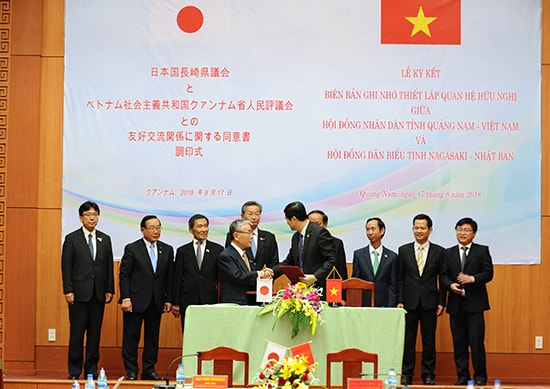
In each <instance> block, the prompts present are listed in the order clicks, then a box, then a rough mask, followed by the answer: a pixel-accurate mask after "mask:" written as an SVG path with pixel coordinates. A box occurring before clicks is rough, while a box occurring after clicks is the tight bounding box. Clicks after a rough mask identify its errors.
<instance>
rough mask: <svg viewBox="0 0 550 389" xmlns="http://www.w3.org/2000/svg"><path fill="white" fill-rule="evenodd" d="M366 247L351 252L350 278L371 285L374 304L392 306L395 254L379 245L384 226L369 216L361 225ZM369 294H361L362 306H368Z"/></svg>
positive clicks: (395, 293)
mask: <svg viewBox="0 0 550 389" xmlns="http://www.w3.org/2000/svg"><path fill="white" fill-rule="evenodd" d="M365 228H366V235H367V238H368V239H369V242H370V244H369V245H368V246H365V247H363V248H360V249H358V250H355V252H354V253H353V272H352V277H356V278H362V279H364V280H365V281H370V282H374V299H375V300H374V305H375V306H377V307H395V306H396V304H397V271H398V264H397V254H396V253H395V252H393V251H391V250H390V249H388V248H386V247H384V246H382V238H383V237H384V234H385V233H386V225H385V224H384V222H383V221H382V219H380V218H378V217H373V218H370V219H368V220H367V223H366V225H365ZM370 300H371V298H370V291H364V292H363V306H369V302H370Z"/></svg>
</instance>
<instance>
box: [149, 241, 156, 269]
mask: <svg viewBox="0 0 550 389" xmlns="http://www.w3.org/2000/svg"><path fill="white" fill-rule="evenodd" d="M149 254H150V255H151V264H152V265H153V271H154V272H156V271H157V254H156V253H155V244H154V243H151V244H150V245H149Z"/></svg>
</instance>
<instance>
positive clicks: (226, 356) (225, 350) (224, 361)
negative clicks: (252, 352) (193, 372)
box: [197, 346, 249, 388]
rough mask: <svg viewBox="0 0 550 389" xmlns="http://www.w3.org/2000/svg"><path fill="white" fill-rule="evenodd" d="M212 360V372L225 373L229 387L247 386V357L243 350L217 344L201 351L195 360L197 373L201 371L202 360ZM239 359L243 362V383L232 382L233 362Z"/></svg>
mask: <svg viewBox="0 0 550 389" xmlns="http://www.w3.org/2000/svg"><path fill="white" fill-rule="evenodd" d="M203 361H213V374H214V375H226V376H227V384H228V385H229V387H237V388H242V387H247V386H248V368H249V357H248V353H247V352H245V351H239V350H235V349H234V348H231V347H225V346H219V347H214V348H213V349H211V350H208V351H203V352H202V353H201V355H199V357H198V360H197V364H198V366H197V374H198V375H200V374H201V373H202V362H203ZM234 361H239V362H242V363H244V383H243V384H236V383H235V382H233V362H234Z"/></svg>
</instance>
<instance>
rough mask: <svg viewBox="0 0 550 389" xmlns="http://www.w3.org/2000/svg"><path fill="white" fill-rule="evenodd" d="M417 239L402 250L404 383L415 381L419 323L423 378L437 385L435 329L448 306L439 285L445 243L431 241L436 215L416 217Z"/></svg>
mask: <svg viewBox="0 0 550 389" xmlns="http://www.w3.org/2000/svg"><path fill="white" fill-rule="evenodd" d="M412 231H413V234H414V239H415V240H414V242H411V243H407V244H405V245H403V246H401V247H399V250H398V255H397V259H398V264H399V266H398V267H399V276H398V278H397V307H398V308H404V309H405V310H406V311H407V315H406V316H405V348H404V351H403V369H402V374H401V384H402V385H405V386H406V385H410V384H412V381H413V376H414V366H415V362H416V334H417V332H418V323H420V333H421V337H422V375H421V377H422V381H423V383H424V385H434V384H435V382H434V379H435V355H436V354H435V330H436V327H437V318H438V316H441V314H442V313H443V308H444V307H445V298H446V292H445V289H443V288H441V289H440V288H439V287H438V280H439V275H440V272H441V261H442V260H443V253H444V252H445V250H444V249H443V247H441V246H439V245H437V244H435V243H432V242H430V241H429V237H430V234H431V233H432V231H433V222H432V219H431V218H430V217H429V216H428V215H425V214H419V215H416V216H415V217H414V218H413V228H412Z"/></svg>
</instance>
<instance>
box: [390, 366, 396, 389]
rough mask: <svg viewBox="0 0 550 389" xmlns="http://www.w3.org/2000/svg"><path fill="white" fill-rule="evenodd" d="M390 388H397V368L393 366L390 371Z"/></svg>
mask: <svg viewBox="0 0 550 389" xmlns="http://www.w3.org/2000/svg"><path fill="white" fill-rule="evenodd" d="M388 388H389V389H395V388H397V374H395V369H394V368H393V367H392V368H390V372H389V373H388Z"/></svg>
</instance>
